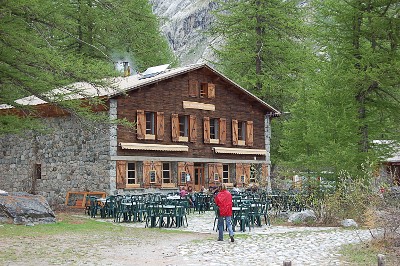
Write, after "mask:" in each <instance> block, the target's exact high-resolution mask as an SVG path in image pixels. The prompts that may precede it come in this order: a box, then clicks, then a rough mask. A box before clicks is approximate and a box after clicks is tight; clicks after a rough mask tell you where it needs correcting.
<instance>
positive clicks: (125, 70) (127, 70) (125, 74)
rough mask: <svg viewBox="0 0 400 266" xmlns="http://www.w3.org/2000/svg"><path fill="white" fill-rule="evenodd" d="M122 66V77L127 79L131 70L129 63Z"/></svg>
mask: <svg viewBox="0 0 400 266" xmlns="http://www.w3.org/2000/svg"><path fill="white" fill-rule="evenodd" d="M123 64H124V77H129V76H130V75H131V68H130V67H129V62H123Z"/></svg>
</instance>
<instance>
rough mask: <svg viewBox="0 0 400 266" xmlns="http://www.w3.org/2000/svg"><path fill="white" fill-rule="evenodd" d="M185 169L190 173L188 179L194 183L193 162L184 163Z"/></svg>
mask: <svg viewBox="0 0 400 266" xmlns="http://www.w3.org/2000/svg"><path fill="white" fill-rule="evenodd" d="M186 171H187V172H189V174H190V181H192V182H193V183H194V162H187V163H186Z"/></svg>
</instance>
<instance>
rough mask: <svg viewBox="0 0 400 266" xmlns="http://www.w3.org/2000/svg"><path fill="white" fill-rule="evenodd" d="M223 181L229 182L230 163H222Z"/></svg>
mask: <svg viewBox="0 0 400 266" xmlns="http://www.w3.org/2000/svg"><path fill="white" fill-rule="evenodd" d="M225 167H227V169H225ZM222 183H229V164H222Z"/></svg>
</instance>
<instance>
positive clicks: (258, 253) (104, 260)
mask: <svg viewBox="0 0 400 266" xmlns="http://www.w3.org/2000/svg"><path fill="white" fill-rule="evenodd" d="M71 215H73V214H71ZM76 217H77V218H78V219H90V218H88V217H87V216H84V215H81V214H79V215H76ZM96 220H97V221H99V222H109V223H113V222H112V220H110V219H103V220H102V219H98V218H96ZM188 223H189V226H187V227H183V228H178V229H176V228H172V229H162V230H161V231H160V229H159V228H154V229H153V228H151V229H150V228H144V223H118V224H115V223H113V224H114V225H115V227H111V228H118V233H116V232H115V231H114V230H109V231H105V232H98V233H96V234H90V235H86V234H82V233H71V234H68V235H65V234H62V235H56V236H54V235H49V236H42V237H32V236H26V237H12V238H5V239H2V241H1V242H0V254H1V253H2V254H1V255H2V256H1V257H3V258H4V257H6V258H7V259H6V260H5V261H4V260H3V261H1V260H0V265H38V264H40V265H268V266H270V265H271V266H273V265H283V261H292V265H293V266H299V265H346V263H345V262H343V261H341V258H340V255H339V254H338V253H337V252H338V249H339V248H340V246H341V245H344V244H349V243H358V242H360V241H367V240H369V239H370V234H369V232H368V231H366V230H348V229H347V230H346V229H342V228H335V227H290V226H274V225H272V226H266V225H264V226H262V227H255V228H250V229H251V230H250V231H249V230H247V231H246V232H236V235H235V242H234V243H231V242H230V241H228V240H229V237H227V235H225V241H222V242H220V241H216V239H217V232H216V231H215V230H213V223H214V214H213V212H207V213H205V214H196V213H195V214H193V213H192V214H190V215H189V216H188ZM121 228H122V229H121Z"/></svg>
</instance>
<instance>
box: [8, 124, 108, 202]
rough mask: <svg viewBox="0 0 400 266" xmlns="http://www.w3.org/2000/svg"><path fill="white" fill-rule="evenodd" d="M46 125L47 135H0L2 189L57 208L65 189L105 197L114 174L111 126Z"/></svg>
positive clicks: (31, 133)
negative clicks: (26, 194) (34, 197)
mask: <svg viewBox="0 0 400 266" xmlns="http://www.w3.org/2000/svg"><path fill="white" fill-rule="evenodd" d="M45 123H46V126H47V127H48V129H49V131H48V132H46V133H39V132H32V131H31V132H26V133H23V134H21V135H4V136H0V148H1V149H0V150H1V152H0V180H1V182H0V184H1V185H0V186H1V187H0V188H1V189H2V190H5V191H9V192H20V191H25V192H29V193H33V194H38V195H42V196H44V197H45V198H46V199H47V201H48V202H49V204H50V206H51V207H52V208H56V209H57V208H61V207H62V206H63V205H64V203H65V197H66V194H67V191H105V192H107V193H109V188H110V172H111V171H115V166H114V165H113V163H112V162H111V161H110V151H109V150H110V136H109V133H110V131H109V128H108V127H106V126H103V127H100V128H98V129H88V128H85V127H84V125H82V123H80V122H79V121H77V120H76V119H75V118H72V117H61V118H47V119H46V121H45ZM37 168H40V169H41V173H40V174H38V173H37V172H36V170H35V169H37ZM112 168H114V170H113V169H112Z"/></svg>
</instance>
